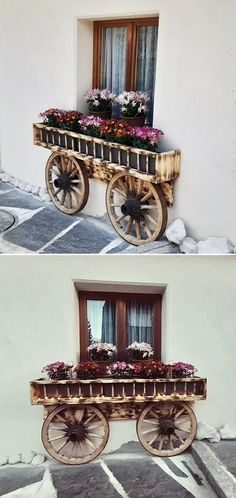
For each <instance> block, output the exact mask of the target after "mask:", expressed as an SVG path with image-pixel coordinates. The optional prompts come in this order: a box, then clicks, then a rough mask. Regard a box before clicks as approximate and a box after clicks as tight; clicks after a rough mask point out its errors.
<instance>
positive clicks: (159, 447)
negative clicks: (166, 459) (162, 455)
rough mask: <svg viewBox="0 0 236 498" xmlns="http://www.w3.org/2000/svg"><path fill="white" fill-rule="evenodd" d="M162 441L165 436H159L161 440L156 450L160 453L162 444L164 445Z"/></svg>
mask: <svg viewBox="0 0 236 498" xmlns="http://www.w3.org/2000/svg"><path fill="white" fill-rule="evenodd" d="M164 439H165V436H161V440H160V443H159V446H158V450H159V451H161V450H162V446H163V443H164Z"/></svg>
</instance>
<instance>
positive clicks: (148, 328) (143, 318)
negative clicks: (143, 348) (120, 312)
mask: <svg viewBox="0 0 236 498" xmlns="http://www.w3.org/2000/svg"><path fill="white" fill-rule="evenodd" d="M152 324H153V306H152V304H148V303H147V304H145V303H140V302H136V303H134V302H130V303H128V304H127V335H128V337H127V342H128V345H129V344H131V343H132V342H134V341H137V342H147V343H148V344H151V345H153V330H152Z"/></svg>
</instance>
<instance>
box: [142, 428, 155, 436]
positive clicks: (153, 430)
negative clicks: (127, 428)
mask: <svg viewBox="0 0 236 498" xmlns="http://www.w3.org/2000/svg"><path fill="white" fill-rule="evenodd" d="M156 431H157V429H156V427H155V428H154V429H149V430H148V431H143V434H148V433H149V432H156Z"/></svg>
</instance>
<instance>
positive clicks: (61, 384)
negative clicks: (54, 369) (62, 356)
mask: <svg viewBox="0 0 236 498" xmlns="http://www.w3.org/2000/svg"><path fill="white" fill-rule="evenodd" d="M30 384H31V403H32V404H33V405H43V406H44V422H43V426H42V442H43V444H44V447H45V449H46V450H47V452H48V453H49V454H50V455H51V456H52V457H53V458H55V459H56V460H58V461H59V462H62V463H66V464H71V465H76V464H77V465H78V464H82V463H86V462H89V461H91V460H93V459H94V458H96V457H97V456H98V455H99V454H100V453H101V452H102V451H103V449H104V448H105V446H106V443H107V441H108V437H109V423H108V419H111V420H118V419H120V420H121V419H127V418H128V419H136V420H137V426H136V428H137V435H138V438H139V441H140V443H141V444H142V446H143V447H144V448H145V449H146V450H147V451H149V452H150V453H151V454H153V455H156V456H173V455H177V454H178V453H181V452H182V451H184V450H185V449H186V448H188V446H189V445H190V444H191V443H192V441H193V439H194V436H195V434H196V427H197V422H196V417H195V414H194V412H193V409H192V407H191V406H192V404H193V402H194V401H195V400H201V399H205V398H206V379H204V378H201V377H192V378H184V379H183V378H181V379H174V378H171V379H166V378H165V379H140V378H135V379H112V378H103V379H96V380H95V379H94V380H61V381H54V380H45V379H38V380H33V381H32V382H31V383H30Z"/></svg>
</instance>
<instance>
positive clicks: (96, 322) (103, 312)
mask: <svg viewBox="0 0 236 498" xmlns="http://www.w3.org/2000/svg"><path fill="white" fill-rule="evenodd" d="M87 314H88V342H89V344H91V343H92V342H94V341H96V342H112V344H116V321H115V316H116V313H115V306H114V304H113V303H112V302H110V301H109V300H107V301H105V300H95V299H93V300H89V299H88V301H87Z"/></svg>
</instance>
